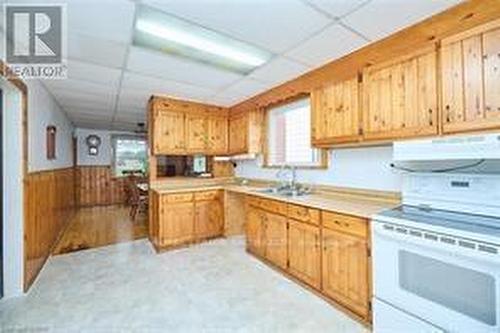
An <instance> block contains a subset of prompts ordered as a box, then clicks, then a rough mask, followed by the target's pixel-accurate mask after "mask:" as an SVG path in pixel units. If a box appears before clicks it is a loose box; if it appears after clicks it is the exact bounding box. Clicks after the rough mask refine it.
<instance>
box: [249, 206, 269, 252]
mask: <svg viewBox="0 0 500 333" xmlns="http://www.w3.org/2000/svg"><path fill="white" fill-rule="evenodd" d="M265 214H266V213H265V212H264V211H262V210H260V209H257V208H253V207H249V208H248V212H247V221H246V236H247V249H248V250H249V251H250V252H252V253H254V254H257V255H260V256H264V254H265V246H264V228H265V225H264V223H265V222H264V216H265Z"/></svg>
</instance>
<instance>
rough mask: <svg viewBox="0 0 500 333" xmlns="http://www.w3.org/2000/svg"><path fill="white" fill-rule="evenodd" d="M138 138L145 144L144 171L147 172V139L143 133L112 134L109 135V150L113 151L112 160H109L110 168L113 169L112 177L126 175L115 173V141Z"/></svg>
mask: <svg viewBox="0 0 500 333" xmlns="http://www.w3.org/2000/svg"><path fill="white" fill-rule="evenodd" d="M120 139H121V140H127V139H128V140H140V141H144V144H145V145H146V147H145V154H146V173H147V172H149V166H148V146H147V145H148V139H147V137H146V136H145V135H140V134H137V135H133V134H112V135H111V150H112V152H113V156H112V160H111V169H112V171H113V177H114V178H124V177H127V175H117V173H116V162H117V160H116V143H117V141H118V140H120Z"/></svg>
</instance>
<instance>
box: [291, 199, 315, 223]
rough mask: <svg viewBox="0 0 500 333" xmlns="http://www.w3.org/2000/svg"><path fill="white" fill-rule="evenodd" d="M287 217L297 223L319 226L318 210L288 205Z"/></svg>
mask: <svg viewBox="0 0 500 333" xmlns="http://www.w3.org/2000/svg"><path fill="white" fill-rule="evenodd" d="M288 217H290V218H292V219H295V220H298V221H302V222H307V223H311V224H314V225H319V218H320V215H319V210H318V209H314V208H308V207H304V206H297V205H291V204H289V205H288Z"/></svg>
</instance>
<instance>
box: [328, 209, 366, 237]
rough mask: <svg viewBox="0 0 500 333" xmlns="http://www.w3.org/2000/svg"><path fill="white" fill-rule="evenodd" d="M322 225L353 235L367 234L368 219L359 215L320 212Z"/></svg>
mask: <svg viewBox="0 0 500 333" xmlns="http://www.w3.org/2000/svg"><path fill="white" fill-rule="evenodd" d="M322 220H323V226H324V227H326V228H329V229H332V230H337V231H340V232H345V233H348V234H351V235H354V236H359V237H363V238H366V237H367V236H368V221H367V220H365V219H362V218H359V217H354V216H349V215H342V214H337V213H332V212H322Z"/></svg>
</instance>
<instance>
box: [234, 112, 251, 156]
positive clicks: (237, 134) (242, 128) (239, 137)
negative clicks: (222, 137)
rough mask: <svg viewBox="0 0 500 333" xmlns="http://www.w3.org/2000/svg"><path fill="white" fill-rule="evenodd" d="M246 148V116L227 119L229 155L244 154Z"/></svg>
mask: <svg viewBox="0 0 500 333" xmlns="http://www.w3.org/2000/svg"><path fill="white" fill-rule="evenodd" d="M247 147H248V115H247V114H241V115H237V116H234V117H230V118H229V153H230V154H244V153H246V152H247Z"/></svg>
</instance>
